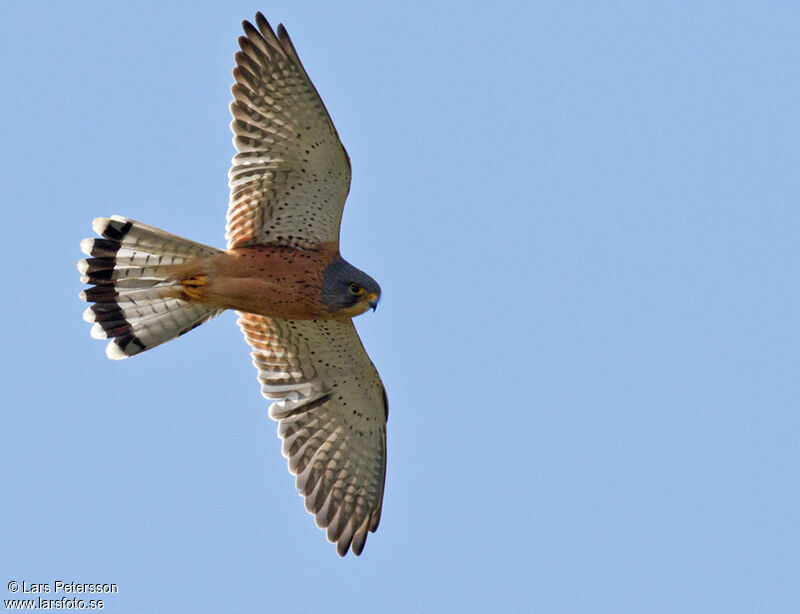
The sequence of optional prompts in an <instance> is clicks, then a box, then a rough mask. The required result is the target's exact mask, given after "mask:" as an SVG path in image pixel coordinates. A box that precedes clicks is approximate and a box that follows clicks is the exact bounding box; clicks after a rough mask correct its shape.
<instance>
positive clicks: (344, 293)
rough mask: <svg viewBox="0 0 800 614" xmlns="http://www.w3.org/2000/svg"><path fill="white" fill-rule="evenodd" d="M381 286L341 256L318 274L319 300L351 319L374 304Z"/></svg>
mask: <svg viewBox="0 0 800 614" xmlns="http://www.w3.org/2000/svg"><path fill="white" fill-rule="evenodd" d="M380 298H381V287H380V286H379V285H378V282H377V281H375V280H374V279H372V277H370V276H369V275H367V274H366V273H365V272H364V271H361V270H359V269H357V268H356V267H354V266H353V265H352V264H350V263H349V262H347V261H346V260H344V259H343V258H342V257H341V256H340V257H337V258H336V259H335V260H334V261H333V262H331V263H330V264H329V265H328V266H327V267H325V270H324V271H323V273H322V302H323V303H324V304H325V306H326V307H327V308H328V309H329V310H330V311H332V312H333V313H335V314H336V315H340V316H344V317H348V318H352V317H354V316H357V315H360V314H362V313H364V312H365V311H367V310H368V309H372V310H373V311H374V310H375V308H376V307H377V306H378V301H379V300H380Z"/></svg>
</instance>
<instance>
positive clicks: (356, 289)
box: [350, 284, 364, 296]
mask: <svg viewBox="0 0 800 614" xmlns="http://www.w3.org/2000/svg"><path fill="white" fill-rule="evenodd" d="M350 294H355V295H356V296H361V295H362V294H364V288H362V287H361V286H359V285H358V284H350Z"/></svg>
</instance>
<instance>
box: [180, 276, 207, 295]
mask: <svg viewBox="0 0 800 614" xmlns="http://www.w3.org/2000/svg"><path fill="white" fill-rule="evenodd" d="M207 284H208V276H207V275H195V276H194V277H187V278H186V279H182V280H181V289H182V290H183V293H184V294H185V295H186V297H187V298H190V299H193V300H195V301H199V300H202V299H203V290H204V289H205V286H206V285H207Z"/></svg>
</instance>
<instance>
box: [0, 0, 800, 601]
mask: <svg viewBox="0 0 800 614" xmlns="http://www.w3.org/2000/svg"><path fill="white" fill-rule="evenodd" d="M256 10H262V11H263V12H264V13H265V14H266V16H267V18H268V19H270V21H271V22H272V23H273V24H275V25H277V23H278V22H283V23H284V24H285V25H286V26H287V28H288V30H289V32H290V34H291V35H292V38H293V41H294V43H295V45H296V47H297V49H298V51H299V53H300V57H301V58H302V60H303V62H304V64H305V66H306V68H307V70H308V72H309V73H310V75H311V77H312V79H313V80H314V82H315V84H316V86H317V88H318V90H319V91H320V93H321V95H322V97H323V99H324V101H325V103H326V104H327V106H328V109H329V111H330V113H331V116H332V117H333V119H334V122H335V124H336V126H337V128H338V131H339V133H340V135H341V137H342V139H343V141H344V143H345V145H346V147H347V149H348V151H349V153H350V156H351V159H352V162H353V183H352V189H351V192H350V198H349V200H348V205H347V208H346V209H345V215H344V227H343V229H342V253H343V255H344V256H345V257H346V258H347V259H348V260H350V261H351V262H352V263H354V264H355V265H356V266H359V267H361V268H363V269H364V270H366V271H367V272H368V273H370V274H371V275H372V276H373V277H375V278H376V279H377V280H378V281H379V282H380V284H381V286H382V287H383V299H382V302H381V306H380V308H379V309H378V310H377V312H376V313H375V314H371V313H370V314H368V315H364V316H362V317H360V318H359V319H358V320H357V325H358V328H359V331H360V333H361V335H362V338H363V340H364V343H365V345H366V347H367V349H368V350H369V352H370V355H371V357H372V358H373V360H374V362H375V363H376V365H377V366H378V368H379V370H380V372H381V374H382V376H383V379H384V382H385V384H386V388H387V391H388V395H389V399H390V407H391V411H390V417H389V424H388V430H389V440H388V450H389V461H388V472H387V484H386V496H385V505H384V512H383V517H382V521H381V526H380V528H379V530H378V532H377V533H376V534H375V535H371V536H370V538H369V540H368V541H367V545H366V548H365V551H364V554H363V556H362V557H360V558H355V557H353V556H348V557H347V558H345V559H343V560H342V559H339V557H338V556H336V553H335V548H334V547H333V546H332V545H330V544H328V543H327V541H326V540H325V539H324V535H323V533H322V532H321V531H319V530H317V529H316V528H315V526H314V523H313V519H312V517H311V516H309V515H308V514H306V512H305V511H304V509H303V505H302V500H301V499H300V498H299V497H298V496H297V495H296V494H295V493H294V488H293V485H294V484H293V478H292V477H291V476H290V475H289V474H288V472H287V470H286V466H285V460H284V459H283V457H282V456H281V454H280V443H279V441H278V439H277V435H276V425H275V423H273V422H272V421H270V420H269V418H268V416H267V402H266V401H265V400H264V399H262V398H261V396H260V395H259V393H258V390H259V387H258V383H257V381H256V374H255V370H254V369H253V367H252V365H251V364H250V358H249V355H248V348H247V346H246V345H245V342H244V340H243V339H242V335H241V333H240V332H239V330H238V329H237V327H236V326H235V324H234V322H235V316H234V314H224V315H223V316H222V317H219V318H217V319H216V320H214V321H212V322H210V323H208V324H206V325H203V326H202V327H201V328H199V329H197V330H196V331H193V332H192V333H191V334H189V335H186V336H184V337H181V338H180V339H179V340H177V341H176V342H172V343H169V344H167V345H166V346H163V347H160V348H158V349H155V350H153V351H151V352H148V353H147V354H144V355H141V356H137V357H135V358H133V359H130V360H127V361H121V362H112V361H109V360H107V359H106V357H105V354H104V351H103V350H104V345H103V344H102V343H101V342H99V341H95V340H93V339H91V338H90V337H89V325H88V324H86V323H85V322H83V321H82V319H81V313H82V311H83V309H84V307H85V305H84V304H83V303H81V302H80V301H79V300H78V298H77V295H78V292H79V291H80V290H81V289H82V286H81V284H80V283H79V280H78V273H77V271H76V269H75V263H76V261H77V260H78V259H79V258H80V257H81V254H80V252H79V249H78V243H79V241H80V240H81V239H82V238H84V237H86V236H90V235H91V220H92V218H94V217H96V216H108V215H112V214H121V215H126V216H129V217H132V218H134V219H139V220H142V221H144V222H146V223H149V224H152V225H155V226H159V227H161V228H164V229H166V230H169V231H171V232H175V233H178V234H181V235H185V236H187V237H190V238H192V239H195V240H197V241H202V242H206V243H210V244H212V245H216V246H222V245H223V244H224V239H223V233H224V219H225V217H224V216H225V208H226V205H227V196H228V194H227V185H226V172H227V169H228V164H229V161H230V158H231V156H232V154H233V147H232V145H231V141H230V138H231V135H230V132H229V129H228V123H229V121H230V118H229V115H228V103H229V100H230V94H229V87H230V84H231V82H232V78H231V74H230V71H231V68H232V66H233V53H234V51H235V50H236V48H237V45H236V38H237V36H238V35H239V33H240V22H241V20H242V19H245V18H252V16H253V15H254V13H255V11H256ZM798 40H800V9H798V8H797V4H796V3H790V2H786V3H780V2H762V3H752V6H748V5H747V4H746V3H722V2H672V3H618V2H614V3H595V2H541V3H540V2H507V3H502V4H499V5H489V4H485V3H472V2H441V3H435V4H431V3H421V2H407V3H396V2H392V3H386V2H363V3H362V2H359V3H355V2H338V3H333V2H302V3H301V2H273V3H271V4H268V5H267V4H256V3H252V2H238V1H226V2H213V3H212V2H205V3H204V2H200V3H197V2H172V3H168V2H159V3H156V2H127V3H115V2H83V3H80V4H72V3H56V2H49V3H45V2H24V3H23V2H18V3H8V2H7V3H3V6H2V8H0V57H2V62H0V82H1V83H2V84H3V87H2V93H0V122H2V135H3V138H2V140H0V159H2V165H0V190H1V192H0V193H2V199H3V202H4V203H5V206H4V209H3V211H4V212H5V213H4V223H3V224H2V225H0V236H1V237H2V239H3V243H4V245H6V255H5V262H6V264H5V266H4V267H3V268H4V275H5V280H4V281H5V288H6V289H5V291H4V300H3V301H2V306H1V307H0V309H2V320H1V321H2V341H3V346H4V351H3V352H2V353H0V361H2V368H3V372H4V373H5V377H4V378H3V381H2V383H0V387H1V388H2V407H1V408H0V410H1V411H2V424H3V427H2V433H3V445H2V447H1V448H0V459H2V467H0V468H1V469H2V473H3V475H4V478H5V479H4V483H3V489H2V499H3V504H2V506H1V507H0V509H2V515H1V516H0V519H1V520H2V525H1V526H2V532H1V533H0V581H2V582H0V594H3V598H4V599H7V598H9V597H10V596H11V594H10V593H8V592H7V590H6V588H5V587H6V585H7V582H8V581H10V580H17V581H20V582H21V581H23V580H25V581H27V582H49V583H52V582H53V581H55V580H58V579H61V580H65V581H76V582H93V583H94V582H115V583H117V584H118V585H119V588H120V592H119V593H118V594H116V595H113V596H109V597H108V598H107V602H106V608H105V609H106V611H109V612H135V613H141V612H180V611H187V612H188V611H191V612H226V611H243V612H250V611H278V610H279V609H280V611H282V612H305V611H325V612H353V611H356V612H359V611H376V610H379V609H380V610H382V611H386V612H426V611H436V612H488V611H498V612H500V611H501V612H514V611H530V612H534V611H535V612H548V613H559V612H614V613H617V612H682V613H684V612H704V613H707V612H726V613H730V612H796V611H797V610H798V607H800V588H798V587H800V582H798V579H799V577H798V574H799V573H800V572H799V571H798V570H800V523H798V518H799V517H800V494H798V492H799V491H798V483H799V482H800V446H799V445H798V441H799V440H800V417H799V413H798V406H799V405H800V383H798V381H799V380H798V370H799V369H800V327H799V326H798V313H800V285H799V284H800V274H799V273H800V267H798V256H800V250H799V249H798V236H799V234H800V207H798V200H799V198H800V175H799V174H798V167H800V150H799V149H798V142H800V110H799V109H800V81H799V80H798V72H797V67H798V65H800V44H798Z"/></svg>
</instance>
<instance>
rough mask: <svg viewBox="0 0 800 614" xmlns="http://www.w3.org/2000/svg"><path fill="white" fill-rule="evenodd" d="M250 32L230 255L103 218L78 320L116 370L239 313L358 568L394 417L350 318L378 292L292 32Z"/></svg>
mask: <svg viewBox="0 0 800 614" xmlns="http://www.w3.org/2000/svg"><path fill="white" fill-rule="evenodd" d="M243 27H244V34H245V35H244V36H240V37H239V46H240V51H238V52H237V53H236V56H235V57H236V66H235V68H234V69H233V76H234V79H235V82H234V84H233V87H232V88H231V89H232V92H233V102H232V103H231V106H230V109H231V114H232V115H233V121H232V123H231V129H232V130H233V134H234V139H233V143H234V146H235V148H236V152H237V153H236V155H234V157H233V161H232V165H231V168H230V171H229V172H228V184H229V187H230V200H229V204H228V213H227V225H226V232H225V238H226V239H227V241H228V244H227V249H224V250H220V249H216V248H214V247H210V246H207V245H203V244H201V243H195V242H194V241H190V240H188V239H184V238H183V237H179V236H177V235H173V234H170V233H167V232H165V231H163V230H159V229H157V228H154V227H152V226H148V225H146V224H142V223H141V222H136V221H134V220H131V219H128V218H125V217H120V216H116V215H115V216H112V217H111V218H97V219H95V220H94V222H93V224H92V227H93V229H94V231H95V232H96V233H97V234H98V235H100V237H102V238H95V239H84V240H83V241H82V242H81V250H82V251H83V252H84V253H85V254H86V255H87V256H88V258H86V259H84V260H81V261H80V262H79V263H78V270H79V272H80V273H81V281H82V282H83V283H85V284H89V285H91V287H89V288H87V289H86V290H84V291H83V292H81V295H80V296H81V298H82V299H83V300H85V301H87V302H89V303H92V304H91V306H89V307H88V308H87V309H86V311H85V313H84V319H85V320H87V321H88V322H92V323H93V326H92V330H91V334H92V336H93V337H95V338H100V339H110V341H109V343H108V346H107V348H106V354H107V355H108V357H109V358H113V359H120V358H126V357H128V356H133V355H134V354H139V353H140V352H144V351H145V350H149V349H150V348H153V347H155V346H157V345H160V344H162V343H164V342H166V341H169V340H171V339H174V338H175V337H178V336H179V335H182V334H184V333H186V332H188V331H189V330H191V329H193V328H195V327H196V326H199V325H200V324H202V323H203V322H206V321H208V320H210V319H211V318H213V317H214V316H216V315H218V314H220V313H222V312H223V311H224V310H226V309H234V310H236V311H237V312H238V313H239V319H238V324H239V326H240V327H241V329H242V332H243V333H244V337H245V339H246V340H247V343H249V344H250V347H251V349H252V352H251V356H252V358H253V364H254V365H255V367H256V369H257V371H258V379H259V381H260V382H261V393H262V394H263V395H264V396H265V397H266V398H267V399H270V400H271V401H272V404H271V405H270V407H269V415H270V417H271V418H273V419H275V420H277V421H278V435H279V436H280V438H281V439H282V440H283V444H282V451H283V454H284V456H286V458H287V459H288V465H289V471H291V472H292V473H293V474H294V475H295V476H296V485H297V488H298V489H299V491H300V493H301V494H302V496H303V497H304V498H305V505H306V509H307V510H308V511H309V512H310V513H311V514H313V515H314V516H315V519H316V523H317V526H319V527H320V528H325V529H327V537H328V540H330V541H331V542H334V543H336V547H337V551H338V553H339V555H340V556H344V555H345V554H347V552H348V550H352V551H353V553H354V554H356V555H359V554H361V552H362V550H363V548H364V543H365V541H366V538H367V533H368V532H375V530H376V529H377V528H378V522H379V521H380V517H381V508H382V503H383V487H384V479H385V475H386V419H387V417H388V411H389V406H388V401H387V399H386V392H385V389H384V387H383V383H382V382H381V378H380V376H379V375H378V372H377V370H376V369H375V366H374V365H373V364H372V361H371V360H370V359H369V356H367V353H366V351H365V350H364V346H363V345H362V344H361V340H360V339H359V337H358V333H357V332H356V329H355V327H354V326H353V321H352V318H353V317H354V316H357V315H359V314H362V313H364V312H365V311H367V310H369V309H373V310H374V309H375V307H376V306H377V304H378V300H379V298H380V295H381V289H380V286H379V285H378V284H377V282H376V281H375V280H374V279H372V278H371V277H370V276H369V275H367V274H366V273H364V272H363V271H361V270H359V269H357V268H356V267H354V266H353V265H351V264H350V263H349V262H347V261H346V260H344V259H343V258H342V256H341V255H340V253H339V227H340V223H341V219H342V210H343V208H344V203H345V199H346V198H347V193H348V191H349V189H350V160H349V158H348V155H347V152H346V151H345V149H344V146H343V145H342V143H341V141H340V140H339V135H338V134H337V132H336V128H334V126H333V122H332V121H331V118H330V116H329V115H328V111H327V110H326V108H325V105H324V104H323V103H322V100H321V99H320V96H319V94H318V93H317V90H316V89H315V87H314V85H313V84H312V82H311V79H309V77H308V74H307V73H306V71H305V69H304V68H303V65H302V64H301V62H300V58H299V57H298V55H297V51H295V48H294V45H292V41H291V40H290V39H289V35H288V34H287V32H286V29H285V28H284V27H283V25H279V26H278V28H277V33H276V32H275V31H273V29H272V27H271V26H270V25H269V23H268V22H267V20H266V19H265V18H264V16H263V15H262V14H261V13H257V14H256V18H255V25H253V24H251V23H250V22H247V21H245V22H244V23H243Z"/></svg>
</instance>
